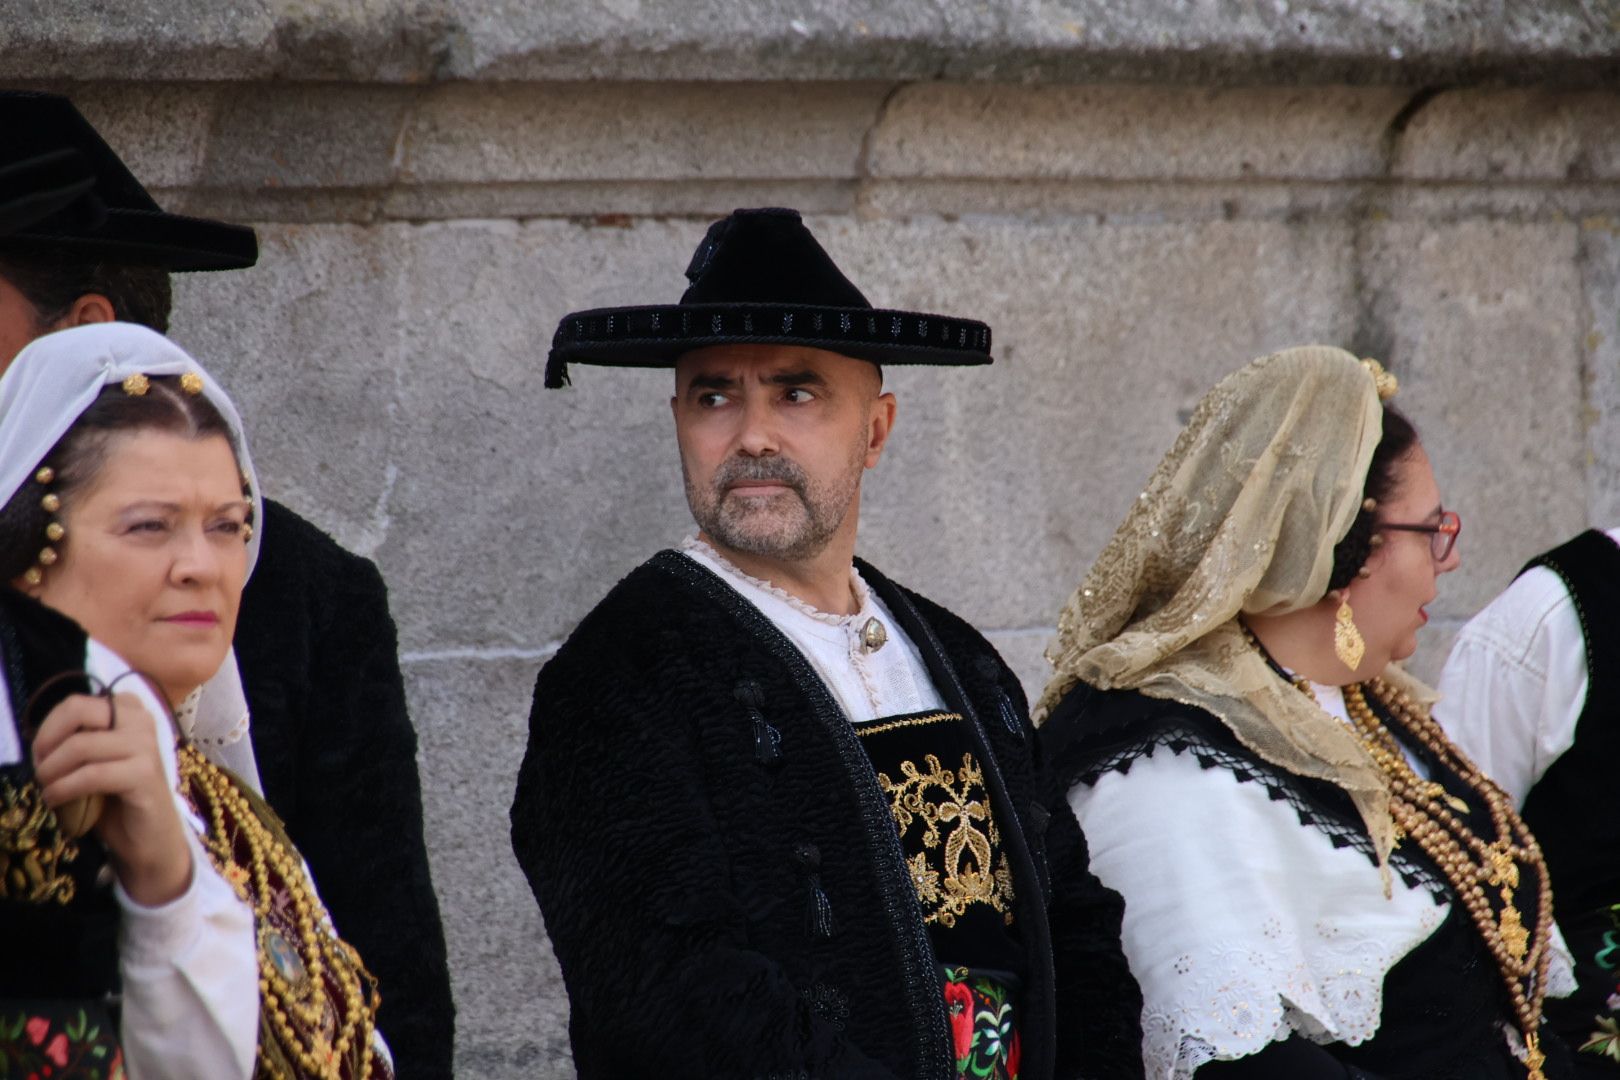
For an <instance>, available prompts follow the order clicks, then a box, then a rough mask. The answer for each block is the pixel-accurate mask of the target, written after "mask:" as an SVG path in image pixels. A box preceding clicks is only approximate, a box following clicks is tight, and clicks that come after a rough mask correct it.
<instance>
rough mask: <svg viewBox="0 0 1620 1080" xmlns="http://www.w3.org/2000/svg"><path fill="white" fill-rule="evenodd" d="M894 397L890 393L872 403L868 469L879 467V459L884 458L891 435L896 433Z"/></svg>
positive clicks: (867, 445)
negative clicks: (885, 448) (884, 448)
mask: <svg viewBox="0 0 1620 1080" xmlns="http://www.w3.org/2000/svg"><path fill="white" fill-rule="evenodd" d="M897 407H898V406H897V403H896V402H895V399H894V395H893V394H892V393H889V392H888V391H884V392H883V393H881V394H879V395H878V396H877V399H876V400H875V401H873V402H872V414H871V417H870V419H869V421H868V424H867V441H866V467H867V468H868V469H873V468H876V467H877V463H878V459H879V458H881V457H882V456H883V447H884V446H885V445H887V443H888V441H889V435H890V434H891V433H893V431H894V414H895V410H896V408H897Z"/></svg>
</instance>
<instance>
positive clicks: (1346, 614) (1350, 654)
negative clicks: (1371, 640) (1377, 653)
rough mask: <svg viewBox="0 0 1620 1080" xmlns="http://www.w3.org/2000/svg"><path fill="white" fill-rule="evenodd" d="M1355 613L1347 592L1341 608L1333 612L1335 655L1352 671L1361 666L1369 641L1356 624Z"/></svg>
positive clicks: (1340, 604) (1341, 602) (1340, 605)
mask: <svg viewBox="0 0 1620 1080" xmlns="http://www.w3.org/2000/svg"><path fill="white" fill-rule="evenodd" d="M1355 615H1356V613H1355V612H1354V611H1351V610H1350V594H1349V593H1348V592H1347V593H1345V597H1344V599H1343V600H1342V601H1340V603H1339V610H1338V611H1335V612H1334V613H1333V655H1334V656H1337V657H1338V658H1339V661H1340V662H1341V663H1342V664H1344V666H1345V667H1347V668H1349V669H1350V670H1351V671H1354V670H1356V669H1357V668H1358V667H1360V666H1361V658H1362V657H1363V656H1365V655H1366V654H1367V641H1366V639H1365V638H1363V637H1362V636H1361V630H1360V629H1359V628H1358V627H1357V626H1356V622H1355Z"/></svg>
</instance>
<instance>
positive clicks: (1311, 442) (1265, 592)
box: [1035, 345, 1434, 880]
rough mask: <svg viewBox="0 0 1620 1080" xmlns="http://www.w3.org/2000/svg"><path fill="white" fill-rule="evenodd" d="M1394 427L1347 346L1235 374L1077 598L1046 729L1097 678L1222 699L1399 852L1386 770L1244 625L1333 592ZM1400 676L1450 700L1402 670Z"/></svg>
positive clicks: (1057, 659)
mask: <svg viewBox="0 0 1620 1080" xmlns="http://www.w3.org/2000/svg"><path fill="white" fill-rule="evenodd" d="M1382 433H1383V409H1382V407H1381V405H1380V403H1379V399H1378V392H1377V388H1376V386H1375V384H1374V381H1373V376H1372V374H1371V372H1370V371H1369V370H1368V369H1367V368H1366V367H1365V366H1364V365H1363V364H1362V363H1361V362H1360V361H1359V360H1357V359H1356V358H1355V357H1354V356H1352V355H1350V354H1349V353H1347V352H1344V351H1343V350H1341V349H1334V348H1329V347H1326V346H1318V345H1313V346H1305V347H1302V348H1296V349H1288V350H1285V351H1283V352H1279V353H1274V354H1273V355H1271V356H1267V357H1263V358H1261V359H1259V360H1256V361H1254V362H1252V363H1250V364H1249V365H1247V366H1246V367H1244V368H1243V369H1241V370H1240V371H1238V372H1236V373H1234V374H1232V375H1230V376H1228V377H1227V378H1225V379H1223V380H1222V381H1221V382H1220V383H1219V384H1217V385H1216V386H1215V388H1214V389H1213V390H1211V391H1210V392H1209V393H1208V394H1206V395H1205V396H1204V398H1203V400H1202V401H1200V402H1199V403H1198V407H1197V408H1196V409H1195V410H1194V412H1193V415H1192V419H1191V420H1190V421H1189V422H1188V424H1187V427H1186V429H1185V430H1184V431H1182V433H1181V435H1180V436H1179V437H1178V438H1177V439H1176V442H1175V445H1174V446H1173V447H1171V449H1170V452H1169V454H1167V455H1166V456H1165V458H1164V460H1163V461H1162V462H1161V463H1160V464H1159V467H1158V469H1157V470H1156V471H1155V472H1154V473H1153V477H1152V479H1151V480H1149V482H1148V485H1147V489H1146V490H1145V491H1143V492H1142V494H1141V495H1140V496H1138V497H1137V501H1136V503H1135V504H1134V505H1133V506H1132V507H1131V509H1130V512H1129V513H1128V514H1127V515H1126V517H1125V522H1124V524H1122V525H1121V526H1120V527H1119V531H1118V532H1116V533H1115V534H1114V537H1113V539H1112V540H1111V541H1109V543H1108V546H1107V547H1106V548H1104V549H1103V553H1102V555H1101V556H1100V557H1099V558H1098V560H1097V562H1096V564H1095V565H1094V566H1092V568H1091V570H1090V572H1089V573H1087V574H1086V577H1085V580H1084V581H1082V582H1081V584H1080V588H1079V589H1078V590H1076V591H1075V593H1074V595H1073V596H1072V597H1071V598H1070V600H1069V602H1068V604H1067V605H1065V607H1064V609H1063V613H1062V615H1061V617H1060V619H1059V622H1058V637H1057V641H1056V642H1055V643H1054V644H1053V646H1052V647H1051V648H1050V649H1049V650H1048V651H1047V659H1048V660H1050V661H1051V662H1052V664H1053V666H1054V667H1055V668H1056V669H1057V673H1056V675H1055V676H1054V678H1053V679H1052V681H1051V683H1050V684H1048V686H1047V688H1046V692H1045V693H1044V694H1042V696H1041V700H1040V703H1039V705H1038V706H1037V707H1036V710H1035V712H1036V720H1035V722H1036V723H1037V724H1039V723H1041V722H1043V721H1044V720H1045V718H1046V716H1047V715H1048V714H1049V713H1050V712H1051V710H1052V708H1053V707H1054V706H1055V705H1056V704H1057V702H1058V701H1059V700H1060V699H1061V698H1062V697H1063V695H1064V694H1065V693H1067V692H1068V691H1069V690H1070V689H1071V688H1073V686H1074V685H1075V684H1076V683H1077V682H1080V681H1084V682H1087V683H1090V684H1092V685H1094V686H1097V687H1100V688H1102V689H1134V690H1138V691H1140V692H1141V693H1143V694H1146V695H1147V696H1149V697H1155V698H1164V699H1169V700H1174V701H1179V702H1183V703H1185V704H1188V705H1193V706H1196V707H1197V708H1200V709H1204V710H1205V711H1207V712H1209V713H1211V714H1213V715H1215V716H1216V717H1219V718H1220V720H1221V721H1222V722H1223V723H1225V724H1226V726H1227V727H1228V728H1230V729H1231V731H1232V733H1233V734H1234V735H1235V736H1237V738H1238V740H1239V741H1241V742H1242V743H1243V745H1244V746H1246V747H1248V748H1249V749H1250V750H1251V751H1253V752H1254V753H1255V754H1257V755H1259V756H1260V757H1261V758H1263V759H1265V760H1266V761H1268V762H1271V763H1272V764H1274V765H1277V766H1279V767H1281V768H1284V769H1287V770H1288V771H1289V772H1292V773H1295V774H1296V775H1299V776H1306V777H1312V778H1315V779H1321V780H1327V781H1330V782H1331V783H1334V784H1336V785H1338V786H1339V787H1340V788H1342V789H1344V790H1345V791H1346V792H1347V793H1349V795H1350V797H1351V799H1353V800H1354V802H1355V805H1356V808H1357V809H1358V810H1359V811H1360V813H1361V817H1362V820H1363V821H1364V822H1365V823H1366V825H1367V831H1368V833H1369V834H1370V835H1371V837H1372V840H1373V844H1374V847H1375V849H1376V851H1377V853H1378V858H1379V860H1380V863H1384V860H1386V859H1387V858H1388V855H1389V851H1390V847H1391V845H1392V843H1393V840H1394V824H1393V822H1392V820H1391V819H1390V813H1389V788H1388V785H1387V783H1386V781H1385V779H1384V776H1383V773H1382V772H1381V771H1380V770H1379V768H1378V767H1377V765H1376V764H1374V762H1373V760H1372V757H1371V756H1370V755H1369V754H1368V753H1367V751H1366V750H1365V749H1363V747H1362V745H1361V741H1360V740H1359V739H1358V738H1357V737H1356V735H1355V734H1354V733H1353V732H1351V731H1350V729H1349V728H1348V727H1346V726H1345V725H1344V724H1342V723H1340V722H1339V721H1338V720H1336V719H1334V718H1333V717H1331V716H1329V715H1328V714H1327V713H1324V712H1323V711H1322V710H1321V709H1319V708H1318V707H1317V706H1316V705H1315V704H1314V703H1313V702H1312V701H1310V700H1309V699H1308V698H1306V697H1305V696H1304V695H1302V694H1300V693H1299V692H1298V691H1297V690H1295V689H1294V688H1293V687H1292V686H1290V685H1288V684H1287V683H1286V682H1284V681H1283V680H1281V679H1279V678H1278V677H1277V674H1276V673H1275V672H1274V671H1272V670H1271V668H1270V667H1269V666H1268V665H1267V663H1266V661H1265V658H1264V657H1263V656H1262V655H1261V654H1260V653H1259V652H1258V651H1257V650H1256V649H1254V648H1253V647H1252V646H1250V645H1249V644H1248V643H1247V641H1246V640H1245V639H1244V636H1243V632H1242V629H1241V627H1240V626H1239V624H1238V622H1237V616H1238V615H1239V614H1240V613H1249V614H1280V613H1283V612H1287V611H1293V610H1296V609H1299V608H1304V607H1308V606H1310V605H1311V604H1314V603H1316V602H1317V601H1318V600H1320V599H1321V598H1322V596H1323V594H1325V593H1326V592H1327V586H1328V577H1329V575H1330V574H1331V573H1332V570H1333V547H1334V545H1335V544H1336V543H1337V542H1338V541H1339V540H1340V539H1342V538H1343V537H1344V535H1345V533H1347V532H1348V531H1349V529H1350V524H1351V522H1352V521H1353V520H1354V519H1355V515H1356V512H1357V510H1358V509H1359V507H1360V504H1361V500H1362V488H1363V486H1364V484H1365V483H1366V476H1367V469H1368V467H1369V466H1370V464H1371V462H1372V455H1373V450H1374V448H1375V447H1376V446H1377V445H1378V440H1379V438H1380V437H1381V435H1382ZM1383 677H1384V679H1385V680H1386V681H1387V682H1390V683H1391V684H1392V685H1394V686H1395V687H1396V688H1398V689H1402V690H1405V691H1407V692H1408V693H1409V694H1411V695H1412V696H1413V697H1414V698H1415V699H1417V700H1420V701H1430V700H1432V699H1433V697H1434V695H1433V692H1432V691H1430V690H1429V689H1428V688H1427V687H1425V686H1423V685H1422V684H1421V683H1419V682H1417V680H1415V679H1413V678H1411V677H1410V676H1408V675H1406V674H1405V673H1404V672H1402V671H1400V670H1399V669H1396V668H1390V669H1389V670H1387V671H1386V672H1384V676H1383ZM1386 880H1387V879H1386Z"/></svg>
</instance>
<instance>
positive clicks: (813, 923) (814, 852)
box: [793, 844, 838, 939]
mask: <svg viewBox="0 0 1620 1080" xmlns="http://www.w3.org/2000/svg"><path fill="white" fill-rule="evenodd" d="M793 856H794V858H796V859H798V861H799V866H800V868H801V869H803V870H804V876H805V883H806V884H807V885H809V887H810V906H809V909H808V911H807V912H806V920H805V925H806V928H807V931H808V933H809V934H810V936H811V937H818V938H823V939H825V938H830V937H832V936H833V935H834V934H836V933H838V924H837V923H836V922H835V921H834V920H833V910H832V901H831V900H828V899H827V892H826V890H825V889H823V888H822V887H821V849H820V848H818V847H816V845H814V844H800V845H798V846H797V847H795V848H794V849H793Z"/></svg>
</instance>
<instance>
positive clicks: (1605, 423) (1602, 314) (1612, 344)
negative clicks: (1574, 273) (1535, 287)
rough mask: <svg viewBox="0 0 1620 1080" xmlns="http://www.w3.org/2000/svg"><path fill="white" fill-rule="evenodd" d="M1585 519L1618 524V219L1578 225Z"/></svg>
mask: <svg viewBox="0 0 1620 1080" xmlns="http://www.w3.org/2000/svg"><path fill="white" fill-rule="evenodd" d="M1580 267H1581V275H1582V283H1583V285H1584V287H1585V297H1584V299H1585V304H1584V310H1583V311H1582V313H1581V314H1582V320H1583V323H1584V329H1585V330H1586V333H1585V336H1584V337H1583V338H1582V340H1581V346H1582V351H1583V359H1584V361H1585V363H1584V369H1583V371H1582V375H1583V389H1584V391H1585V402H1584V407H1583V408H1582V410H1581V414H1580V423H1581V426H1582V428H1584V429H1585V433H1586V475H1587V515H1588V520H1589V521H1590V522H1591V523H1592V524H1593V525H1596V526H1598V527H1599V528H1605V529H1612V528H1614V527H1616V526H1617V525H1620V214H1617V215H1613V216H1601V217H1591V218H1588V219H1587V220H1585V221H1583V222H1581V233H1580Z"/></svg>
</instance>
